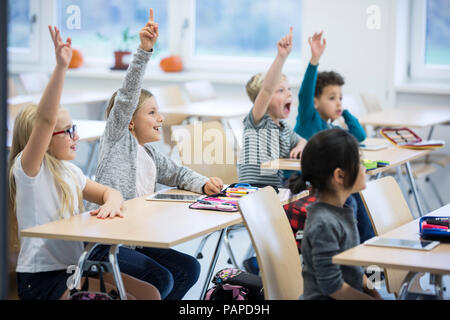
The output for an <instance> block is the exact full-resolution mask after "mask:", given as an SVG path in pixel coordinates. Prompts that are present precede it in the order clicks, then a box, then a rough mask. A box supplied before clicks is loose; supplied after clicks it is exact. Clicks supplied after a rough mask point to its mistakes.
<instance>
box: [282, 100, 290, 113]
mask: <svg viewBox="0 0 450 320" xmlns="http://www.w3.org/2000/svg"><path fill="white" fill-rule="evenodd" d="M290 111H291V103H290V102H288V103H286V104H285V105H284V112H290Z"/></svg>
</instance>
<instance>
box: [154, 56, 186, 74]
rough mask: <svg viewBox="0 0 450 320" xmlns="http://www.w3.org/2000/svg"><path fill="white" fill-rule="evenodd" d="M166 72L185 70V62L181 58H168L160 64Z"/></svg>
mask: <svg viewBox="0 0 450 320" xmlns="http://www.w3.org/2000/svg"><path fill="white" fill-rule="evenodd" d="M159 65H160V67H161V69H162V70H163V71H165V72H180V71H182V70H183V62H182V61H181V58H180V57H179V56H168V57H166V58H164V59H161V62H160V63H159Z"/></svg>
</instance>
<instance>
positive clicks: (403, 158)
mask: <svg viewBox="0 0 450 320" xmlns="http://www.w3.org/2000/svg"><path fill="white" fill-rule="evenodd" d="M363 143H365V144H368V145H369V144H370V145H373V144H388V145H389V146H388V147H387V148H386V149H382V150H378V151H368V150H363V151H362V153H363V156H362V157H363V158H364V159H369V160H386V161H389V162H390V164H389V166H387V167H383V168H377V169H375V170H369V171H367V172H366V174H367V175H369V176H374V175H377V177H379V176H380V175H381V173H383V172H386V171H388V170H390V169H393V168H397V167H399V166H401V165H404V166H405V169H406V173H407V176H408V180H409V183H410V185H411V189H412V191H413V195H414V200H415V202H416V204H417V207H418V210H419V214H420V215H421V216H422V215H423V208H422V204H421V202H420V199H419V196H418V191H417V187H416V184H415V181H414V177H413V175H412V171H411V165H410V163H409V162H410V161H412V160H415V159H417V158H420V157H425V156H426V155H428V154H430V153H431V151H432V150H414V149H403V148H397V147H395V146H394V145H392V144H390V143H389V142H388V141H387V140H386V139H380V138H368V139H366V140H365V141H364V142H363ZM261 168H263V169H281V170H293V171H299V170H301V165H300V160H298V159H275V160H271V161H268V162H265V163H263V164H261Z"/></svg>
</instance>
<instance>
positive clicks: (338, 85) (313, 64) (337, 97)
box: [294, 32, 366, 142]
mask: <svg viewBox="0 0 450 320" xmlns="http://www.w3.org/2000/svg"><path fill="white" fill-rule="evenodd" d="M321 38H322V32H321V33H319V34H314V36H313V37H312V38H309V39H308V42H309V45H310V46H311V53H312V56H311V60H310V63H309V65H308V68H307V69H306V73H305V76H304V79H303V82H302V86H301V88H300V92H299V94H298V99H299V105H298V116H297V123H296V125H295V128H294V131H295V132H296V133H298V134H299V135H300V136H302V137H304V138H305V139H307V140H308V139H309V138H310V137H312V136H313V135H314V134H315V133H317V132H319V131H322V130H326V129H330V128H333V127H336V126H334V125H333V124H332V122H333V121H335V120H336V119H338V118H339V117H340V116H343V117H344V120H345V123H346V124H347V127H348V130H349V132H350V133H351V134H352V135H353V136H354V137H355V138H356V139H357V140H358V141H359V142H362V141H364V140H365V139H366V133H365V131H364V129H363V127H362V126H361V124H360V123H359V121H358V119H357V118H356V117H354V116H353V115H352V114H351V113H350V112H349V111H348V110H345V109H344V108H343V107H342V86H343V85H344V79H343V78H342V76H341V75H339V74H338V73H336V72H334V71H329V72H319V73H318V72H317V66H318V64H319V59H320V57H321V56H322V53H323V52H324V50H325V46H326V41H325V38H324V39H323V44H321Z"/></svg>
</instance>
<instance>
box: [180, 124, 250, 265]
mask: <svg viewBox="0 0 450 320" xmlns="http://www.w3.org/2000/svg"><path fill="white" fill-rule="evenodd" d="M171 129H172V139H173V140H174V141H175V145H176V148H177V149H178V152H179V154H180V159H181V163H182V165H184V166H186V167H188V168H190V169H192V170H194V171H196V172H198V173H200V174H202V175H204V176H206V177H219V178H221V179H222V180H223V182H224V183H225V184H232V183H235V182H237V181H238V176H237V168H236V155H235V152H234V150H233V148H232V147H231V145H230V144H229V143H228V140H227V137H226V134H225V131H224V129H223V126H222V124H221V123H220V122H218V121H209V122H197V123H194V124H188V125H176V126H172V128H171ZM211 140H212V143H208V142H209V141H211ZM242 229H243V226H242V225H236V226H232V227H230V228H228V229H227V232H226V234H225V238H224V241H225V245H226V248H227V251H228V253H229V255H230V260H231V261H229V262H231V263H233V265H234V266H235V267H236V268H239V265H238V263H237V261H236V259H235V257H234V254H233V251H232V250H231V246H230V244H229V238H230V234H231V233H232V232H234V231H238V230H242ZM210 235H211V234H209V235H207V236H205V237H203V239H202V241H201V242H200V244H199V246H198V248H197V251H196V253H195V255H194V256H196V257H197V258H198V259H201V258H202V257H203V255H202V252H201V251H202V249H203V247H204V245H205V243H206V240H207V239H208V238H209V236H210Z"/></svg>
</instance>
